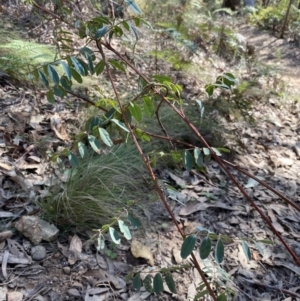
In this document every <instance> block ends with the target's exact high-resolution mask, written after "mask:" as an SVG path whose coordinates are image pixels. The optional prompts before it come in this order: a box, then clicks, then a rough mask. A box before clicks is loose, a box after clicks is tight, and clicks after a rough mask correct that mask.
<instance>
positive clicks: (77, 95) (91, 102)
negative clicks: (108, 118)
mask: <svg viewBox="0 0 300 301" xmlns="http://www.w3.org/2000/svg"><path fill="white" fill-rule="evenodd" d="M66 92H68V93H69V94H71V95H73V96H76V97H78V98H80V99H82V100H84V101H85V102H87V103H89V104H90V105H92V106H94V107H96V108H98V109H100V110H102V111H104V112H108V110H107V109H105V108H104V107H102V106H98V105H96V104H95V103H94V102H93V101H91V100H90V99H88V98H87V97H85V96H83V95H79V94H77V93H75V92H73V91H70V90H66Z"/></svg>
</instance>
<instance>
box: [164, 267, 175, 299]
mask: <svg viewBox="0 0 300 301" xmlns="http://www.w3.org/2000/svg"><path fill="white" fill-rule="evenodd" d="M165 281H166V283H167V286H168V288H169V290H170V291H171V292H172V293H173V294H177V291H176V286H175V282H174V279H173V277H172V274H171V273H170V272H168V273H166V276H165Z"/></svg>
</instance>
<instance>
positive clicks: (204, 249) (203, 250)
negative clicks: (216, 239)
mask: <svg viewBox="0 0 300 301" xmlns="http://www.w3.org/2000/svg"><path fill="white" fill-rule="evenodd" d="M210 251H211V240H210V238H209V237H205V238H204V239H203V240H202V243H201V245H200V250H199V252H200V258H201V259H206V258H207V257H208V256H209V253H210Z"/></svg>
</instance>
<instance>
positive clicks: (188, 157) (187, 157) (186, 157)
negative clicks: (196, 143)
mask: <svg viewBox="0 0 300 301" xmlns="http://www.w3.org/2000/svg"><path fill="white" fill-rule="evenodd" d="M182 159H183V165H184V167H185V168H186V169H187V170H188V171H190V170H191V169H192V168H193V165H194V159H193V156H192V154H191V153H190V151H188V150H185V151H184V153H183V158H182Z"/></svg>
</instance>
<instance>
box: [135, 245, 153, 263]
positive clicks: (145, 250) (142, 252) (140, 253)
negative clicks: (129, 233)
mask: <svg viewBox="0 0 300 301" xmlns="http://www.w3.org/2000/svg"><path fill="white" fill-rule="evenodd" d="M131 253H132V255H133V256H134V257H135V258H145V259H147V260H148V262H149V264H150V265H151V266H154V259H153V256H152V253H151V250H150V248H149V247H147V246H145V245H143V244H142V243H140V242H139V241H137V240H133V241H132V243H131Z"/></svg>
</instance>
